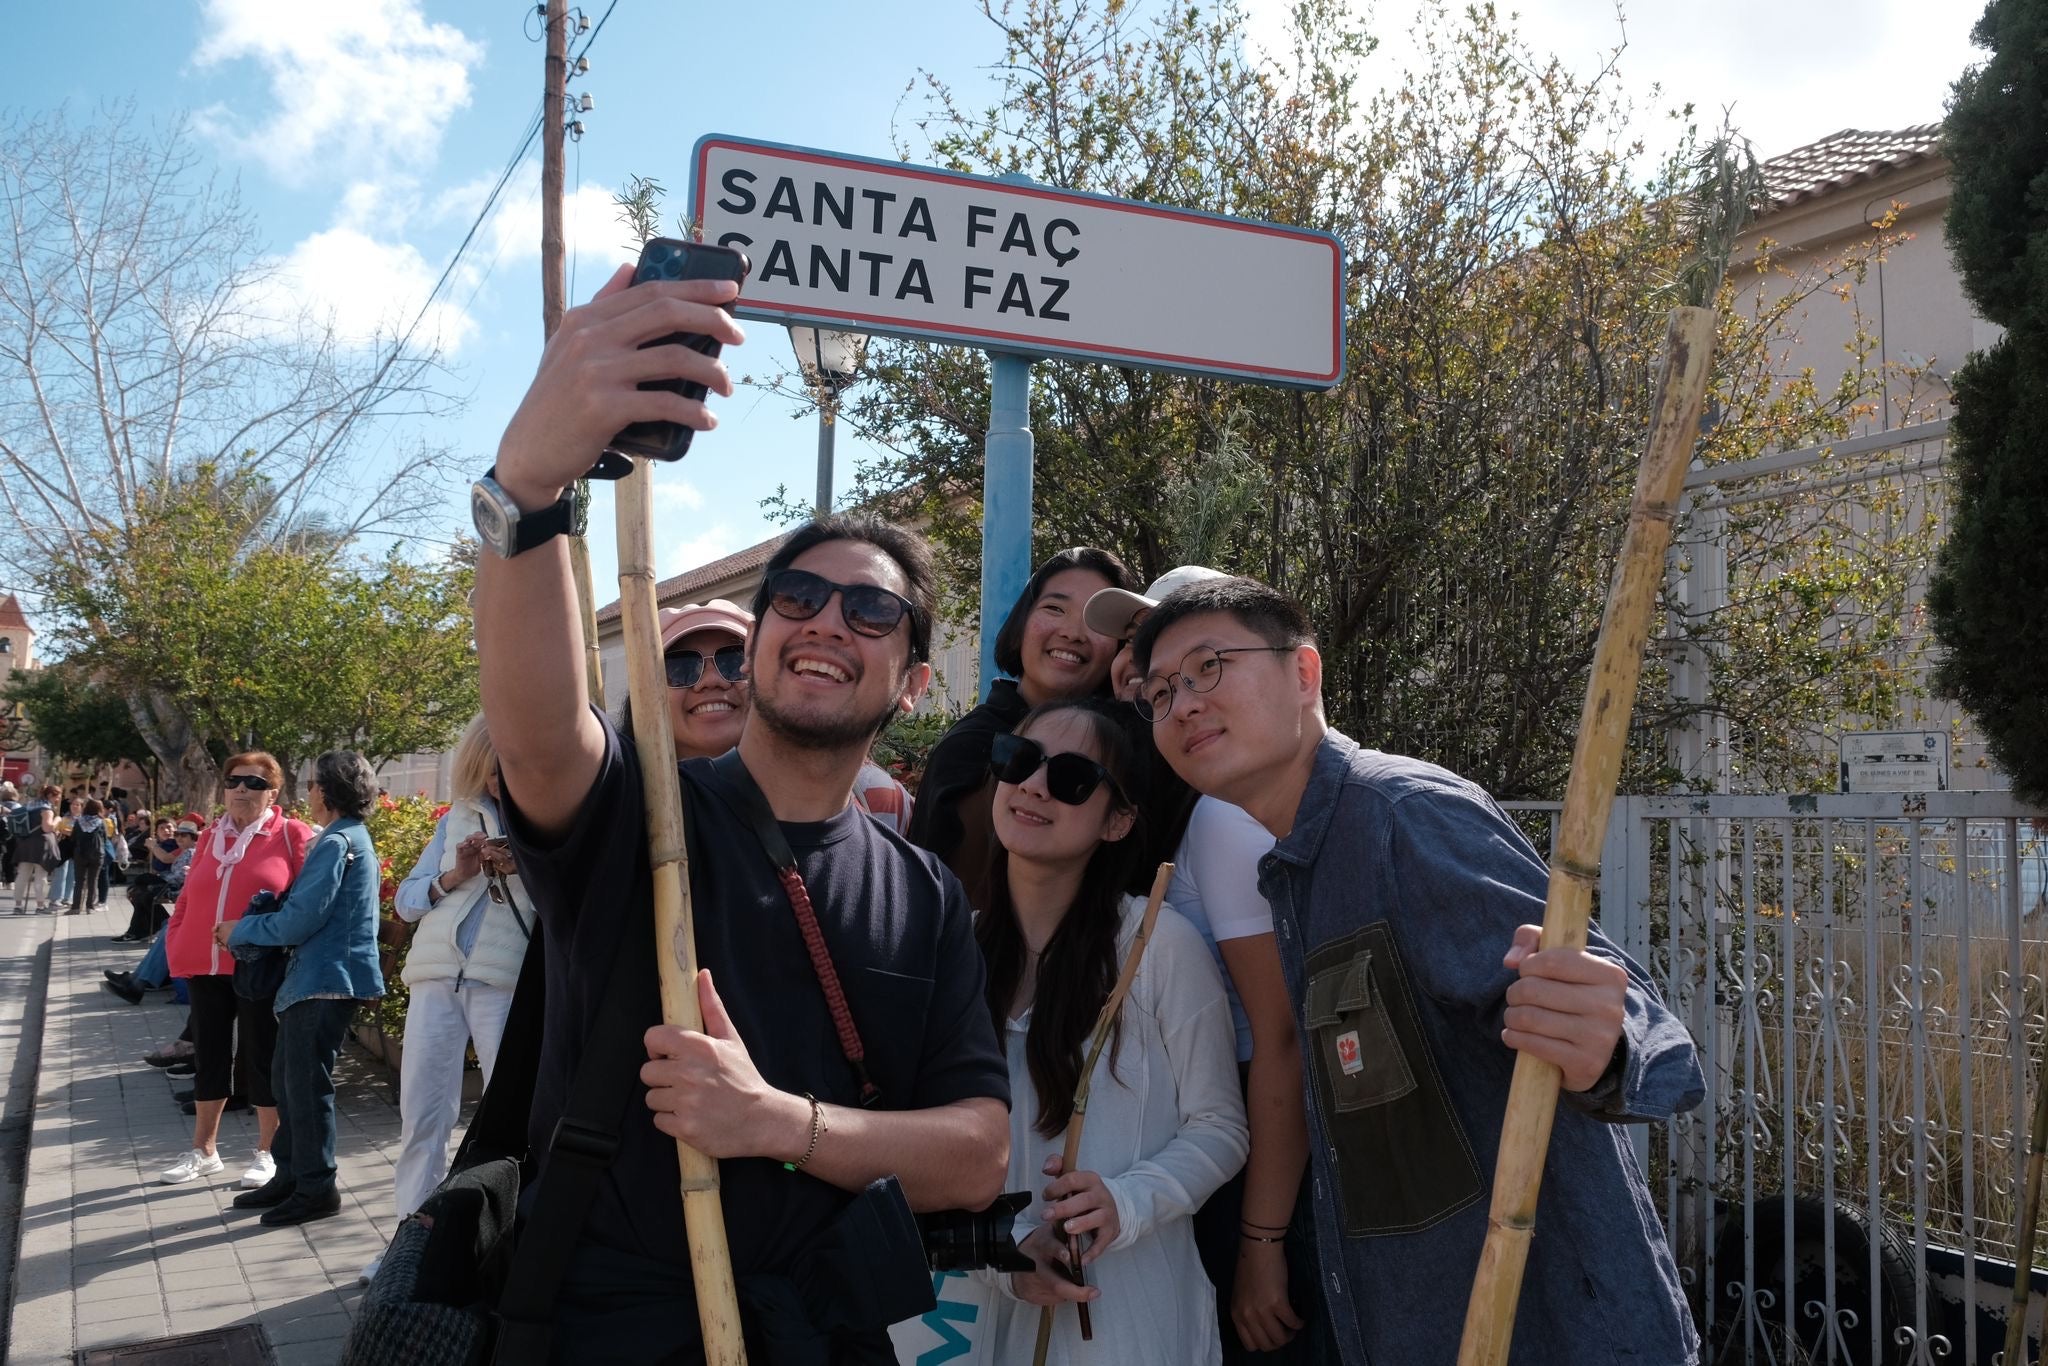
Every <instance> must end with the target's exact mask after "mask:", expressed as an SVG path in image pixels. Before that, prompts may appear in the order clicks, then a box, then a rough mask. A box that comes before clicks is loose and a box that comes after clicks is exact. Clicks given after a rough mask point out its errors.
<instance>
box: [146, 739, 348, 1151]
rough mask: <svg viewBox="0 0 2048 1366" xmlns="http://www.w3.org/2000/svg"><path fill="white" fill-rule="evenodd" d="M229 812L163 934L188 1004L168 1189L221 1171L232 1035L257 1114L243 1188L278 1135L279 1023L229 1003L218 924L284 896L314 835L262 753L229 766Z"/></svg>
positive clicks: (228, 960) (266, 1007)
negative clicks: (182, 1118) (274, 1053)
mask: <svg viewBox="0 0 2048 1366" xmlns="http://www.w3.org/2000/svg"><path fill="white" fill-rule="evenodd" d="M225 772H226V774H227V776H226V778H225V779H224V780H223V781H224V782H225V783H226V785H227V812H226V814H224V815H222V816H220V817H219V818H217V819H216V820H215V821H214V822H213V824H211V825H209V826H208V827H207V828H206V829H205V830H204V831H203V832H201V834H200V836H199V847H198V849H197V850H196V851H195V852H194V854H193V857H192V868H191V871H190V872H188V873H187V874H186V875H185V886H184V890H182V891H181V892H179V893H178V904H177V906H176V907H175V908H174V909H173V910H172V912H171V923H170V924H169V925H168V926H167V927H166V928H165V931H164V951H165V954H166V956H167V957H168V959H169V961H170V968H171V976H173V977H183V978H184V979H185V988H186V991H187V992H188V993H189V994H190V996H191V998H192V1063H193V1067H194V1069H195V1071H194V1073H193V1078H192V1102H193V1114H192V1150H191V1151H190V1152H188V1153H186V1154H185V1155H184V1156H183V1157H181V1158H179V1159H178V1160H177V1161H176V1162H174V1163H172V1164H171V1165H170V1166H168V1167H166V1168H164V1170H163V1172H162V1175H161V1179H162V1181H163V1182H164V1184H165V1185H169V1186H175V1185H181V1184H183V1183H184V1182H187V1181H191V1180H194V1179H196V1178H198V1177H202V1176H211V1175H213V1174H214V1173H215V1172H217V1171H219V1170H220V1169H221V1160H220V1154H219V1153H217V1152H215V1151H214V1140H215V1139H216V1138H217V1137H218V1136H219V1133H220V1115H221V1111H222V1110H223V1109H224V1108H225V1107H226V1105H227V1099H228V1092H229V1089H230V1082H231V1081H232V1079H233V1076H234V1064H235V1036H236V1035H237V1033H239V1034H240V1036H241V1049H242V1061H243V1064H244V1071H245V1072H246V1074H247V1085H248V1088H249V1103H250V1104H252V1105H253V1106H255V1107H256V1135H257V1151H256V1158H255V1161H253V1162H252V1163H251V1164H250V1165H249V1169H248V1170H247V1171H245V1172H243V1173H242V1177H241V1182H240V1184H241V1185H242V1186H243V1187H244V1188H245V1189H249V1190H253V1189H255V1188H256V1187H258V1186H261V1185H263V1184H264V1183H265V1182H267V1181H268V1180H270V1178H271V1177H272V1176H273V1175H274V1174H275V1173H276V1166H275V1165H274V1164H273V1162H272V1161H271V1157H270V1140H271V1138H272V1137H273V1136H274V1135H275V1134H276V1133H277V1102H276V1100H275V1098H274V1097H273V1096H272V1095H271V1091H270V1054H271V1049H272V1047H273V1045H275V1044H276V1042H277V1017H276V1016H274V1015H273V1014H271V1010H270V1002H268V1001H245V1000H243V999H241V998H240V997H238V996H236V995H235V978H234V972H235V960H234V956H233V955H232V954H230V953H229V952H228V951H227V950H226V949H224V948H221V947H220V946H219V945H217V944H216V943H214V938H213V930H214V926H216V925H224V924H232V923H233V922H235V921H237V920H240V919H241V918H242V912H243V911H245V910H247V909H248V907H249V899H250V898H251V897H253V896H255V895H256V893H258V892H264V891H268V892H275V893H277V894H278V895H280V896H282V895H283V894H284V892H285V889H286V888H288V887H290V886H291V883H292V879H293V878H295V877H297V876H298V874H299V865H300V864H301V863H302V862H304V861H305V857H306V849H307V847H308V846H309V845H311V844H312V842H313V832H312V829H311V828H310V827H309V826H307V825H306V824H305V823H304V822H303V821H296V820H293V819H291V818H290V817H288V816H286V815H285V814H284V812H282V811H279V810H278V809H277V807H276V805H275V803H276V801H277V794H278V790H279V788H281V787H282V786H283V785H284V770H283V769H282V768H280V767H279V766H278V762H277V760H275V759H273V758H272V757H271V756H270V755H268V754H266V753H264V752H263V751H262V750H251V751H250V752H248V753H246V754H237V755H236V756H235V757H234V758H232V759H230V760H228V762H227V767H226V769H225Z"/></svg>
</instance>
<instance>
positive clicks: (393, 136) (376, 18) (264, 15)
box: [193, 0, 483, 184]
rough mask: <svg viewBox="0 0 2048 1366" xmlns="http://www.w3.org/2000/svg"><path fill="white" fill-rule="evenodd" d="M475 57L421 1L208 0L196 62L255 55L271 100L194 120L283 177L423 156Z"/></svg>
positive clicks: (315, 176) (465, 98)
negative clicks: (263, 108) (256, 113)
mask: <svg viewBox="0 0 2048 1366" xmlns="http://www.w3.org/2000/svg"><path fill="white" fill-rule="evenodd" d="M482 57H483V47H482V46H481V45H480V44H478V43H476V42H474V41H472V40H471V39H469V38H468V37H467V36H465V35H464V34H463V33H462V31H461V30H459V29H457V28H455V27H454V26H453V25H449V24H438V23H429V22H428V21H427V19H426V18H425V16H423V15H422V14H421V13H420V8H419V4H418V0H351V3H348V4H341V5H299V4H294V5H279V4H276V3H275V2H274V0H206V4H205V10H204V17H203V28H202V36H201V40H200V45H199V50H198V52H197V53H196V54H194V57H193V61H194V63H195V64H196V65H198V66H201V67H207V66H216V65H220V64H223V63H227V62H233V61H240V60H244V59H247V60H253V61H255V62H256V63H257V64H258V65H260V66H261V67H263V68H264V70H265V71H266V72H267V73H268V75H269V77H270V91H271V94H272V96H273V97H274V100H275V108H274V109H272V110H271V111H269V112H268V113H267V114H266V115H264V116H261V117H252V115H251V114H250V112H249V111H247V110H244V109H234V108H230V107H227V106H225V105H216V106H214V107H213V108H211V109H207V110H205V111H202V113H201V115H200V126H201V127H202V128H204V129H205V130H206V131H208V132H209V133H211V134H212V135H213V136H215V137H217V138H218V139H220V140H221V141H222V142H223V143H225V144H227V145H229V146H231V147H233V148H235V149H236V150H238V151H239V152H241V153H242V154H244V155H247V156H250V157H253V158H255V159H257V160H259V161H261V162H263V163H264V164H265V165H266V166H267V167H268V168H269V169H270V170H271V171H272V172H273V173H274V174H275V175H277V176H278V178H279V179H281V180H284V181H286V182H287V183H290V184H305V183H309V182H313V181H317V180H319V179H322V178H324V177H328V176H332V175H334V174H335V173H336V172H337V170H341V171H350V170H369V169H370V168H383V167H388V166H392V165H400V166H424V165H428V164H430V163H431V162H432V161H433V159H434V156H435V155H436V153H438V151H439V150H440V144H441V133H442V130H443V129H444V128H446V126H447V124H448V120H449V119H450V118H451V117H452V116H453V115H454V114H455V112H456V111H457V110H459V109H461V108H463V107H464V106H466V105H467V104H468V103H469V98H470V82H469V72H470V68H471V67H472V66H474V65H475V64H476V63H477V62H479V61H480V60H481V59H482Z"/></svg>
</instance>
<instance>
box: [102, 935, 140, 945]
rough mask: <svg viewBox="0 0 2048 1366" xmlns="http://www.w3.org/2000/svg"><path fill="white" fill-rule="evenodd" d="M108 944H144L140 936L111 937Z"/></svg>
mask: <svg viewBox="0 0 2048 1366" xmlns="http://www.w3.org/2000/svg"><path fill="white" fill-rule="evenodd" d="M107 942H108V943H109V944H140V943H141V942H142V936H141V935H139V934H116V935H110V936H109V937H108V939H107Z"/></svg>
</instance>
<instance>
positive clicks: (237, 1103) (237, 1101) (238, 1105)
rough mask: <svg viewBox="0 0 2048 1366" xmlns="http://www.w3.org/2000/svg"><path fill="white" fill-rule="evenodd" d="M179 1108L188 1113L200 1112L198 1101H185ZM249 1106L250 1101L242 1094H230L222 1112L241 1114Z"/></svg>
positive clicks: (225, 1113)
mask: <svg viewBox="0 0 2048 1366" xmlns="http://www.w3.org/2000/svg"><path fill="white" fill-rule="evenodd" d="M178 1108H179V1109H180V1110H183V1111H184V1112H185V1113H186V1114H188V1115H194V1114H198V1113H199V1106H198V1103H197V1102H196V1101H189V1100H188V1101H185V1102H183V1103H181V1104H180V1105H179V1106H178ZM248 1108H249V1102H248V1101H246V1100H244V1099H242V1098H241V1097H240V1096H229V1097H228V1103H227V1104H226V1105H225V1106H223V1107H222V1108H221V1113H222V1114H224V1115H232V1114H239V1113H240V1112H241V1111H243V1110H246V1109H248Z"/></svg>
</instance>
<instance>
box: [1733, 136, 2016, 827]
mask: <svg viewBox="0 0 2048 1366" xmlns="http://www.w3.org/2000/svg"><path fill="white" fill-rule="evenodd" d="M1948 201H1949V177H1948V167H1947V163H1946V162H1944V161H1942V160H1941V159H1939V158H1938V157H1937V158H1933V159H1930V160H1926V161H1922V162H1920V163H1919V164H1917V165H1911V166H1907V167H1904V168H1902V169H1899V170H1896V171H1892V172H1888V173H1886V174H1882V175H1880V176H1877V177H1875V178H1873V179H1871V180H1867V181H1863V182H1861V183H1858V184H1855V185H1852V186H1848V187H1846V188H1843V189H1840V190H1835V191H1832V192H1829V193H1824V194H1821V195H1819V196H1817V197H1815V198H1813V199H1810V200H1807V201H1805V202H1803V203H1800V204H1796V205H1793V206H1791V207H1789V208H1786V209H1781V210H1779V211H1777V212H1775V213H1772V214H1770V215H1769V216H1767V217H1766V218H1764V219H1763V220H1761V221H1760V222H1759V223H1758V225H1757V226H1756V228H1754V229H1753V230H1752V231H1751V232H1750V233H1749V234H1747V235H1746V237H1745V239H1744V241H1743V244H1742V246H1741V247H1740V248H1739V249H1738V251H1737V254H1736V260H1737V261H1738V262H1740V261H1742V260H1744V259H1745V258H1747V259H1750V260H1752V261H1753V260H1754V255H1753V253H1754V251H1755V249H1756V246H1757V244H1758V243H1759V241H1760V240H1761V239H1766V238H1767V239H1769V241H1770V242H1771V243H1772V244H1773V245H1772V251H1773V255H1774V259H1775V262H1776V264H1777V266H1779V267H1781V268H1782V269H1781V270H1780V271H1774V272H1773V273H1771V274H1768V275H1764V276H1761V277H1759V276H1756V275H1755V274H1754V273H1752V274H1751V275H1750V276H1749V277H1747V278H1748V279H1749V280H1750V281H1752V282H1753V283H1752V284H1750V285H1749V286H1747V288H1748V289H1749V290H1750V291H1751V292H1750V297H1751V298H1752V300H1754V303H1753V305H1752V306H1753V307H1754V308H1756V309H1758V310H1761V309H1762V308H1764V307H1767V306H1769V305H1770V304H1771V303H1773V302H1775V301H1777V300H1780V299H1782V298H1784V297H1785V295H1786V293H1787V292H1789V291H1792V290H1795V289H1797V288H1800V287H1801V286H1800V284H1799V282H1798V277H1801V276H1806V275H1809V274H1814V273H1818V272H1819V271H1821V270H1822V269H1823V268H1824V266H1825V263H1826V262H1827V261H1829V260H1830V259H1838V258H1840V257H1841V256H1842V255H1843V254H1844V253H1846V252H1848V251H1851V250H1854V249H1857V248H1859V247H1861V246H1862V245H1863V244H1866V243H1868V242H1870V241H1871V240H1872V239H1873V237H1874V236H1875V235H1876V230H1875V228H1874V227H1873V226H1872V224H1873V222H1874V221H1875V220H1877V219H1879V218H1881V217H1882V216H1883V215H1884V214H1886V213H1887V212H1890V211H1891V210H1892V209H1893V208H1894V206H1896V207H1897V209H1898V218H1897V220H1896V221H1895V223H1894V224H1893V226H1892V228H1891V229H1890V230H1889V231H1891V232H1892V233H1893V234H1904V235H1905V237H1906V240H1903V241H1900V242H1898V243H1896V244H1895V245H1894V246H1893V247H1891V248H1890V250H1889V251H1888V252H1887V253H1886V258H1885V260H1884V261H1882V262H1881V263H1879V264H1877V265H1875V266H1873V267H1871V268H1870V270H1869V271H1868V272H1867V274H1866V275H1865V277H1864V278H1863V279H1862V280H1860V281H1858V280H1855V279H1844V280H1842V281H1840V282H1839V283H1840V285H1841V287H1842V288H1843V289H1844V290H1846V292H1847V297H1846V298H1844V297H1841V296H1839V295H1837V294H1836V293H1835V292H1833V291H1831V290H1828V289H1822V290H1819V291H1816V292H1814V293H1813V294H1812V295H1811V296H1810V297H1808V298H1807V299H1806V300H1805V301H1804V302H1802V303H1800V304H1799V305H1797V306H1796V307H1795V308H1794V310H1793V312H1792V313H1791V314H1790V315H1789V316H1788V318H1787V323H1788V325H1789V326H1790V328H1791V329H1792V331H1793V333H1794V335H1793V336H1792V338H1791V339H1790V340H1789V342H1788V343H1786V344H1784V345H1783V346H1782V348H1781V349H1782V359H1781V360H1780V361H1779V362H1778V363H1777V365H1776V366H1775V370H1776V373H1777V374H1778V376H1779V377H1780V378H1781V379H1782V380H1791V379H1793V378H1795V377H1797V376H1798V374H1799V373H1800V371H1801V370H1802V369H1803V368H1811V369H1812V371H1813V373H1814V378H1815V381H1816V383H1817V384H1818V385H1819V386H1820V387H1821V388H1822V390H1823V391H1825V390H1826V389H1828V388H1830V387H1832V385H1833V384H1834V383H1835V381H1836V380H1838V379H1839V378H1840V377H1841V375H1842V374H1843V372H1844V371H1845V370H1846V369H1848V368H1849V366H1850V365H1852V364H1853V363H1854V356H1853V355H1852V353H1851V346H1852V344H1853V342H1854V339H1855V334H1856V326H1857V317H1858V314H1859V313H1860V314H1861V317H1862V324H1863V327H1864V328H1865V329H1866V330H1867V331H1868V332H1869V333H1870V334H1871V336H1872V337H1873V339H1874V340H1875V341H1876V342H1877V349H1876V350H1875V351H1874V352H1873V353H1872V355H1871V356H1870V358H1869V364H1871V365H1873V366H1876V365H1881V364H1885V363H1887V362H1890V363H1895V364H1896V363H1903V364H1906V365H1910V366H1915V367H1920V368H1924V369H1925V370H1926V372H1927V373H1926V374H1925V376H1924V377H1923V378H1921V379H1919V380H1918V381H1917V382H1913V383H1908V382H1904V381H1897V380H1895V381H1892V382H1889V383H1888V384H1887V385H1886V388H1885V392H1884V402H1883V403H1882V404H1881V405H1880V410H1879V411H1878V412H1876V413H1873V414H1872V415H1871V416H1870V417H1869V418H1868V419H1867V420H1866V421H1863V422H1861V423H1859V424H1858V425H1857V426H1856V428H1855V429H1854V430H1853V431H1852V432H1851V435H1853V436H1862V435H1867V434H1871V433H1877V432H1886V431H1897V430H1899V429H1901V428H1904V427H1909V426H1913V425H1915V424H1919V423H1924V422H1927V421H1929V420H1931V419H1937V418H1945V417H1948V416H1949V415H1950V414H1951V412H1952V411H1953V409H1952V405H1951V404H1950V402H1949V394H1950V380H1951V378H1952V376H1953V375H1954V373H1955V371H1956V368H1957V367H1958V366H1959V365H1961V364H1962V362H1963V360H1964V359H1965V358H1966V357H1967V356H1968V355H1969V354H1970V353H1971V352H1972V351H1975V350H1981V349H1982V348H1984V347H1986V346H1989V345H1991V344H1992V343H1993V342H1995V341H1996V340H1997V339H1998V337H1999V335H2000V329H1999V328H1997V327H1996V326H1994V325H1993V324H1991V323H1989V322H1987V321H1985V320H1984V319H1983V318H1981V317H1979V316H1978V315H1977V312H1976V310H1975V309H1974V308H1973V307H1972V306H1971V304H1970V302H1969V300H1968V298H1967V297H1966V296H1965V295H1964V293H1963V287H1962V280H1961V277H1960V276H1959V275H1958V274H1957V273H1956V269H1955V265H1954V263H1953V261H1951V260H1950V258H1949V253H1948V244H1947V241H1946V238H1945V236H1944V233H1943V225H1942V219H1943V216H1944V215H1945V214H1946V212H1947V210H1948ZM1740 269H1741V268H1740V266H1739V265H1738V266H1737V272H1738V273H1737V275H1736V277H1735V278H1736V279H1737V280H1738V282H1740V281H1741V280H1743V279H1744V277H1743V276H1742V275H1741V274H1740ZM1786 272H1789V275H1788V274H1787V273H1786ZM1942 444H1943V443H1942V442H1940V441H1939V440H1937V441H1932V442H1916V443H1912V444H1908V445H1902V446H1901V447H1900V448H1899V450H1898V452H1897V458H1898V459H1899V460H1901V461H1916V460H1922V459H1927V458H1930V457H1933V456H1936V455H1938V453H1939V450H1940V448H1941V446H1942ZM1905 480H1906V488H1907V496H1906V505H1905V506H1906V512H1907V514H1908V515H1909V516H1912V515H1918V514H1920V513H1923V512H1926V511H1929V510H1931V511H1933V512H1934V514H1935V515H1936V517H1937V519H1940V518H1941V517H1942V516H1943V514H1944V512H1945V509H1946V504H1947V497H1946V492H1947V491H1946V485H1945V483H1944V481H1943V480H1942V479H1941V477H1940V469H1939V467H1938V466H1936V467H1934V468H1933V469H1932V470H1929V471H1927V472H1926V473H1924V474H1920V475H1908V476H1905ZM1929 569H1931V565H1921V566H1918V567H1917V572H1916V574H1915V577H1914V583H1913V586H1912V588H1911V590H1910V603H1909V608H1908V620H1907V623H1906V626H1907V633H1908V635H1907V639H1906V641H1904V642H1902V644H1901V648H1900V649H1899V650H1898V651H1897V652H1896V657H1897V658H1898V660H1899V661H1900V663H1901V665H1902V667H1907V668H1909V669H1910V670H1911V671H1912V672H1915V673H1917V674H1918V675H1919V676H1920V678H1921V679H1922V681H1923V684H1924V680H1925V677H1926V675H1927V673H1928V672H1929V671H1930V670H1931V668H1932V665H1933V662H1934V649H1935V648H1936V647H1935V646H1934V642H1933V638H1932V634H1931V631H1930V628H1929V626H1928V622H1927V619H1926V614H1925V608H1924V600H1925V594H1926V585H1927V573H1928V570H1929ZM1856 722H1857V724H1859V725H1862V726H1867V727H1869V728H1873V729H1898V730H1942V731H1948V732H1950V733H1951V743H1952V775H1953V776H1952V785H1953V787H1954V788H1955V789H1956V790H1961V791H1968V790H1984V789H2003V788H2006V787H2008V786H2010V780H2009V779H2007V778H2006V776H2005V775H2004V774H2003V773H2001V772H1999V771H1998V770H1997V769H1995V768H1993V767H1992V766H1991V764H1990V762H1989V759H1988V757H1987V754H1986V751H1985V746H1984V744H1983V741H1982V739H1981V738H1980V737H1979V736H1978V735H1977V733H1976V730H1975V728H1974V726H1973V725H1972V724H1971V723H1970V720H1969V717H1968V716H1967V715H1966V714H1965V713H1964V712H1963V711H1962V710H1961V709H1960V708H1959V707H1956V706H1955V705H1953V704H1951V703H1948V702H1944V701H1943V700H1941V699H1940V698H1936V697H1932V696H1927V697H1920V698H1913V699H1908V701H1907V702H1906V704H1905V705H1904V707H1903V708H1902V709H1901V710H1900V712H1899V714H1897V715H1895V716H1891V717H1864V718H1856Z"/></svg>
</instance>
